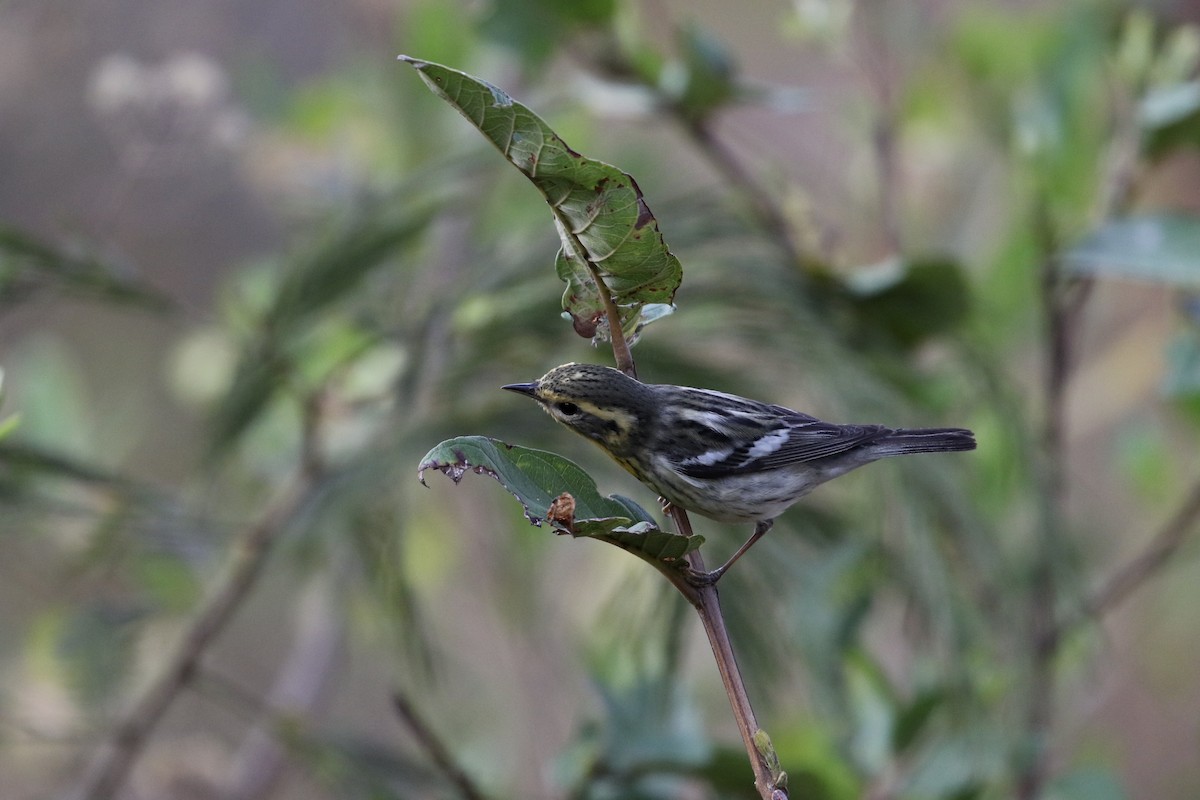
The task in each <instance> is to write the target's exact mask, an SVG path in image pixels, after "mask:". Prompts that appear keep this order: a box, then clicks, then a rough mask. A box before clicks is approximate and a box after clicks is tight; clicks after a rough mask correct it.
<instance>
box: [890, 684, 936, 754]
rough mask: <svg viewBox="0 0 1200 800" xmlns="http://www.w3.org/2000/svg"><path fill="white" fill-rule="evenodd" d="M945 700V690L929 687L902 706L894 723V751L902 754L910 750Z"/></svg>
mask: <svg viewBox="0 0 1200 800" xmlns="http://www.w3.org/2000/svg"><path fill="white" fill-rule="evenodd" d="M945 702H946V693H945V692H943V691H941V690H940V689H928V690H926V691H923V692H920V693H919V694H917V696H916V697H914V698H913V699H912V700H911V701H910V702H909V703H908V704H907V705H905V706H904V707H903V708H901V709H900V713H899V714H898V715H897V716H896V720H895V722H894V723H893V725H892V752H893V753H895V754H896V755H901V754H903V753H904V752H905V751H906V750H908V749H909V748H910V747H911V746H912V745H913V743H914V742H915V741H916V740H917V737H919V736H920V735H921V733H922V732H923V731H924V730H925V728H926V725H928V723H929V721H930V720H931V719H932V718H933V715H934V713H935V712H936V711H937V710H938V709H939V708H941V707H942V706H943V705H944V704H945Z"/></svg>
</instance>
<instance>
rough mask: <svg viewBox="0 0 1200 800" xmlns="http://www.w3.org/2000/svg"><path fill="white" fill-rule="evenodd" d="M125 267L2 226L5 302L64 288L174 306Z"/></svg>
mask: <svg viewBox="0 0 1200 800" xmlns="http://www.w3.org/2000/svg"><path fill="white" fill-rule="evenodd" d="M124 271H125V270H122V269H120V268H118V267H117V266H114V265H112V264H108V263H105V262H103V261H101V260H99V259H97V258H94V257H92V256H90V255H87V254H82V253H74V252H69V251H67V250H65V249H62V248H58V247H55V246H54V245H51V244H48V243H46V242H43V241H41V240H39V239H36V238H34V237H32V236H30V235H28V234H26V233H24V232H22V231H19V230H16V229H15V228H8V227H4V226H0V302H2V301H6V300H9V301H11V300H12V299H14V298H16V299H20V298H23V297H25V296H27V295H29V294H32V293H34V292H37V291H39V290H42V289H52V288H59V289H63V290H66V291H69V292H76V293H79V294H86V295H91V296H94V297H98V298H100V299H102V300H107V301H110V302H114V303H125V304H129V305H134V306H141V307H142V308H147V309H151V310H155V311H163V310H166V309H169V308H171V307H172V305H173V303H172V302H171V300H170V299H169V298H168V297H167V296H166V295H164V294H162V293H160V292H158V291H157V290H155V289H152V288H150V287H148V286H146V285H144V284H141V283H138V282H136V281H134V280H132V279H130V278H128V277H125V276H124V275H122V274H121V273H122V272H124Z"/></svg>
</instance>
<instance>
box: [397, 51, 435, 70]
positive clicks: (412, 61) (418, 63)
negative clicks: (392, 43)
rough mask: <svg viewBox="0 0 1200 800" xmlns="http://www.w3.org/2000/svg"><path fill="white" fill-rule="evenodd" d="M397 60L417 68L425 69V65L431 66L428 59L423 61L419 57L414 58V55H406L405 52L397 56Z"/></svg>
mask: <svg viewBox="0 0 1200 800" xmlns="http://www.w3.org/2000/svg"><path fill="white" fill-rule="evenodd" d="M396 60H397V61H403V62H404V63H405V64H411V65H412V66H413V67H414V68H416V69H424V68H425V67H428V66H429V62H428V61H423V60H421V59H419V58H413V57H412V56H406V55H404V54H403V53H401V54H400V55H398V56H396Z"/></svg>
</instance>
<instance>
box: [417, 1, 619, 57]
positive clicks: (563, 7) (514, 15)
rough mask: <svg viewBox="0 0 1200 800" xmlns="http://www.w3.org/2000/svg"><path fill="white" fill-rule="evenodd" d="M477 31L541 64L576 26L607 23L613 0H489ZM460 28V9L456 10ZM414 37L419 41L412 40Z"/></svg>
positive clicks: (613, 6)
mask: <svg viewBox="0 0 1200 800" xmlns="http://www.w3.org/2000/svg"><path fill="white" fill-rule="evenodd" d="M488 8H489V12H488V14H487V15H486V16H485V17H483V19H481V20H480V21H479V23H478V28H479V32H480V33H481V34H482V35H484V36H486V37H487V38H489V39H491V40H492V41H494V42H498V43H500V44H502V45H504V46H506V47H508V48H510V49H512V50H514V51H516V52H517V53H518V54H520V56H521V57H522V59H523V60H524V61H525V63H526V64H527V65H529V66H531V67H536V66H540V65H541V64H542V63H544V62H545V61H546V59H547V58H549V57H550V55H551V54H552V53H553V52H554V50H555V49H556V48H558V47H560V46H562V44H563V43H564V42H565V41H566V40H567V38H568V37H569V36H570V35H571V33H573V32H574V31H576V30H578V29H579V28H582V27H586V26H594V25H604V24H606V23H608V22H609V21H610V20H611V19H612V17H613V14H614V13H615V12H616V8H617V2H616V0H492V2H491V3H489V4H488ZM457 18H458V19H459V20H460V21H459V27H460V28H461V26H462V22H461V12H458V13H457ZM414 41H419V40H415V39H414Z"/></svg>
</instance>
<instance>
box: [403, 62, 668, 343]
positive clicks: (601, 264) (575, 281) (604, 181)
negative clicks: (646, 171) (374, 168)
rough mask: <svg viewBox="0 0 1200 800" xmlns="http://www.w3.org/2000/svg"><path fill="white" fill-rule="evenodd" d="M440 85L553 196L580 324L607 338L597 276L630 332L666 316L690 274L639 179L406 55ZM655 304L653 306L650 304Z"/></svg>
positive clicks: (507, 100) (481, 87)
mask: <svg viewBox="0 0 1200 800" xmlns="http://www.w3.org/2000/svg"><path fill="white" fill-rule="evenodd" d="M400 59H401V60H402V61H405V62H407V63H409V64H411V65H412V66H413V67H414V68H415V69H416V70H417V71H418V72H419V73H420V75H421V78H422V80H424V81H425V83H426V84H427V85H428V86H429V88H430V89H432V90H433V92H434V93H435V94H437V95H438V96H439V97H441V98H442V99H444V100H445V101H446V102H448V103H450V105H452V106H454V108H456V109H457V110H458V111H459V112H460V113H461V114H462V115H463V116H464V117H466V118H467V119H468V120H469V121H470V122H471V123H472V124H473V125H474V126H475V127H476V128H478V129H479V131H480V132H481V133H483V135H484V136H486V137H487V138H488V139H489V140H490V141H491V142H492V144H494V145H495V146H496V147H497V148H499V150H500V152H502V153H503V154H504V156H505V157H506V158H507V159H508V160H509V161H510V162H511V163H512V164H513V166H515V167H516V168H517V169H519V170H520V171H521V172H522V173H523V174H524V175H525V176H526V177H527V178H529V180H530V181H532V182H533V185H534V186H536V187H537V189H538V191H540V192H541V193H542V195H543V196H544V197H545V198H546V202H547V203H549V205H550V209H551V211H552V213H553V214H554V221H555V226H556V227H557V229H558V233H559V237H560V238H561V239H562V243H563V244H562V250H561V251H560V252H559V255H558V259H557V261H556V263H555V269H556V271H557V272H558V275H559V277H560V278H561V279H562V280H563V281H565V282H566V284H567V289H566V292H564V294H563V309H564V310H565V311H566V312H567V314H568V315H569V316H570V318H571V320H572V322H573V324H574V326H575V331H576V332H577V333H579V335H581V336H585V337H594V338H595V339H596V340H598V341H603V340H607V339H608V327H607V326H608V321H607V319H606V317H605V313H604V304H603V302H602V298H601V291H600V287H599V285H598V283H597V281H598V280H599V281H603V283H604V286H605V287H607V291H608V293H609V294H610V295H611V297H612V300H613V302H614V303H615V304H616V305H617V307H618V309H619V312H620V319H621V328H622V329H623V330H624V331H626V332H627V333H628V334H629V336H630V338H631V339H634V338H636V335H637V332H638V331H639V330H640V329H641V328H642V327H643V326H644V325H645V324H646V323H647V322H649V321H650V320H651V319H654V318H657V317H658V316H662V314H663V312H664V310H665V308H669V306H670V304H671V302H672V300H673V299H674V297H675V290H676V289H677V288H679V283H680V281H681V280H682V278H683V269H682V267H681V266H680V264H679V259H677V258H675V256H674V255H672V254H671V251H670V250H668V249H667V245H666V242H665V241H664V240H663V237H662V233H661V232H660V231H659V228H658V222H657V221H656V220H655V218H654V215H653V214H652V213H651V212H650V208H649V206H647V205H646V201H645V200H644V199H643V197H642V192H641V190H640V189H639V188H638V185H637V182H636V181H634V179H633V178H632V177H631V176H629V175H627V174H626V173H624V172H621V171H620V170H619V169H617V168H616V167H613V166H610V165H608V164H604V163H602V162H599V161H593V160H591V159H588V158H584V157H583V156H582V155H580V154H579V153H577V152H575V151H574V150H572V149H571V148H570V147H568V146H567V144H566V142H564V141H563V140H562V139H561V138H559V136H558V134H556V133H555V132H554V131H553V130H551V128H550V126H548V125H547V124H546V123H545V122H544V121H543V120H542V119H541V118H539V117H538V116H537V115H536V114H534V113H533V112H532V111H530V110H529V109H528V108H526V107H525V106H523V105H521V104H520V103H518V102H516V101H514V100H513V99H512V98H511V97H509V96H508V95H507V94H505V93H504V92H503V91H501V90H500V89H498V88H496V87H495V86H492V85H491V84H489V83H486V82H484V81H481V80H479V79H478V78H474V77H472V76H470V75H467V74H465V73H462V72H459V71H458V70H454V69H450V68H449V67H444V66H441V65H439V64H431V63H429V62H426V61H419V60H417V59H414V58H410V57H408V56H400ZM648 305H652V306H653V307H652V308H651V309H650V312H649V313H648V312H647V306H648Z"/></svg>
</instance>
